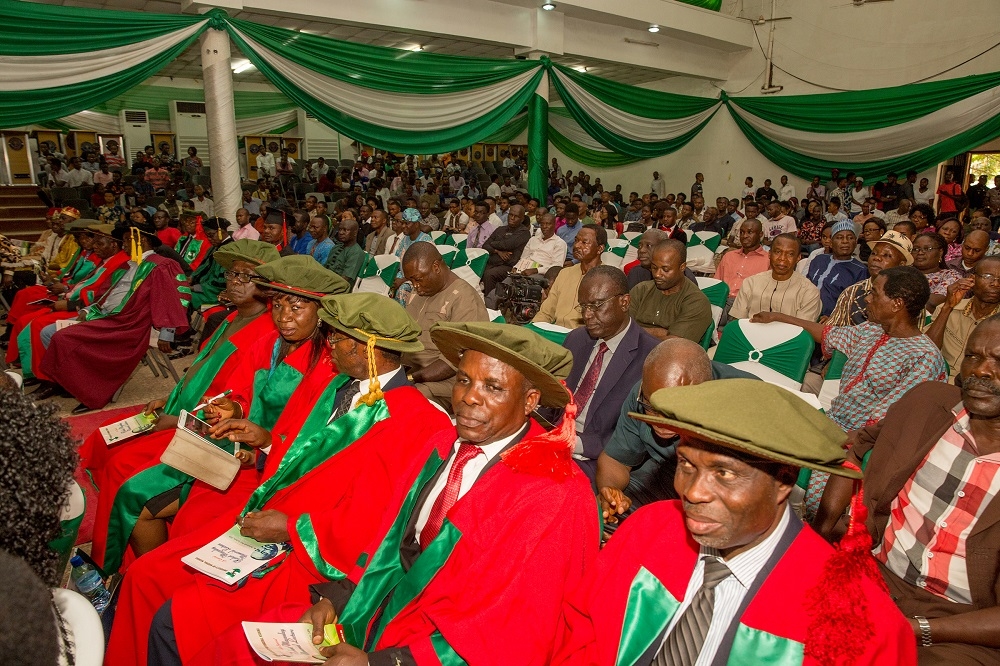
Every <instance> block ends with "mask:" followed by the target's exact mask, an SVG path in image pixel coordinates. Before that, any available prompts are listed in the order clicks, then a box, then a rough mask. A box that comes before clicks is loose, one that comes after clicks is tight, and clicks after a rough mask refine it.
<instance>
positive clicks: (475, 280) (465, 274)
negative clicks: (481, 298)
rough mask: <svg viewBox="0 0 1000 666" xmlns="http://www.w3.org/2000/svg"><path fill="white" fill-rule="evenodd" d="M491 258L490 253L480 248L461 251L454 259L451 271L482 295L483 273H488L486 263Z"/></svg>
mask: <svg viewBox="0 0 1000 666" xmlns="http://www.w3.org/2000/svg"><path fill="white" fill-rule="evenodd" d="M489 258H490V253H489V252H488V251H486V250H484V249H482V248H480V247H471V248H467V249H461V250H459V251H458V252H456V253H455V256H454V257H453V258H452V261H451V270H452V271H454V273H455V275H457V276H458V277H460V278H462V279H463V280H465V281H466V282H468V283H469V284H471V285H472V286H473V287H475V288H476V289H477V290H479V291H480V293H481V291H482V290H480V289H479V284H480V282H482V281H483V273H484V272H486V262H487V261H489Z"/></svg>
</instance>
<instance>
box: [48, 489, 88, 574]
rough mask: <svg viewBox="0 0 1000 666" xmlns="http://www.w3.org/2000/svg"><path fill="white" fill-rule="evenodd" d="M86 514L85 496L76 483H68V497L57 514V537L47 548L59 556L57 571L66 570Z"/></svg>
mask: <svg viewBox="0 0 1000 666" xmlns="http://www.w3.org/2000/svg"><path fill="white" fill-rule="evenodd" d="M86 513H87V496H86V495H84V494H83V488H81V487H80V484H78V483H77V482H76V481H70V487H69V497H68V498H66V504H64V505H63V508H62V512H61V513H60V514H59V536H58V537H56V538H55V539H53V540H52V541H51V542H50V543H49V548H51V549H52V550H53V551H55V552H56V553H58V554H59V571H63V570H65V568H66V563H67V562H69V558H70V556H71V555H72V554H73V550H74V546H76V539H77V537H78V536H79V535H80V525H81V524H82V523H83V516H84V514H86Z"/></svg>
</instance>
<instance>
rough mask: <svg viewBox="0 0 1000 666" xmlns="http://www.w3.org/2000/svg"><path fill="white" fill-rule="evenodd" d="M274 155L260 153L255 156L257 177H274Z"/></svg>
mask: <svg viewBox="0 0 1000 666" xmlns="http://www.w3.org/2000/svg"><path fill="white" fill-rule="evenodd" d="M274 169H275V164H274V155H272V154H271V153H267V152H265V153H261V154H260V155H258V156H257V177H258V178H264V177H265V176H273V175H274Z"/></svg>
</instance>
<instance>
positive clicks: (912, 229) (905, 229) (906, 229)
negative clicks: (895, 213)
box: [892, 220, 917, 243]
mask: <svg viewBox="0 0 1000 666" xmlns="http://www.w3.org/2000/svg"><path fill="white" fill-rule="evenodd" d="M892 229H893V231H897V232H899V233H900V234H902V235H903V236H905V237H906V238H908V239H909V240H910V242H911V243H912V242H913V239H914V238H916V237H917V227H916V226H915V225H914V224H913V222H910V221H909V220H900V221H899V222H897V223H896V224H895V225H894V226H893V227H892Z"/></svg>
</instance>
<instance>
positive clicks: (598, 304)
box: [573, 294, 625, 314]
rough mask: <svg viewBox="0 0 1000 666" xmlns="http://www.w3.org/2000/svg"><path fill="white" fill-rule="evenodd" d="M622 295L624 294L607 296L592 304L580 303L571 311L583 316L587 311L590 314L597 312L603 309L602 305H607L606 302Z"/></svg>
mask: <svg viewBox="0 0 1000 666" xmlns="http://www.w3.org/2000/svg"><path fill="white" fill-rule="evenodd" d="M624 295H625V294H615V295H614V296H608V297H607V298H605V299H604V300H600V301H595V302H594V303H580V304H579V305H577V306H576V307H575V308H573V309H574V310H576V311H577V312H579V313H580V314H583V313H584V312H587V311H588V310H589V311H590V312H597V311H598V310H600V309H601V308H603V307H604V304H605V303H607V302H608V301H611V300H613V299H616V298H618V297H619V296H624Z"/></svg>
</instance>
